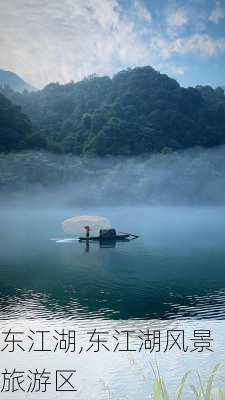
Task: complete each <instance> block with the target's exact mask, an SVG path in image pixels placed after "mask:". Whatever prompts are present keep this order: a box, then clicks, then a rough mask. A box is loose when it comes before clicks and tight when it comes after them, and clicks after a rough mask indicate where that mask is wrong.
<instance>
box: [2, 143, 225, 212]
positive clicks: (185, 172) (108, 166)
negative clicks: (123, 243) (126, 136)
mask: <svg viewBox="0 0 225 400" xmlns="http://www.w3.org/2000/svg"><path fill="white" fill-rule="evenodd" d="M0 191H1V202H2V204H3V205H4V204H7V205H9V204H10V203H11V204H14V203H15V204H16V205H20V206H23V205H24V206H26V205H28V204H29V203H30V204H32V206H33V205H37V206H49V207H52V206H75V205H76V206H83V207H86V206H90V205H94V206H98V205H99V206H102V205H127V204H129V205H138V204H140V205H141V204H146V205H148V204H149V205H210V204H212V205H223V204H224V203H225V147H224V146H221V147H219V148H213V149H208V150H207V149H204V150H203V149H200V148H196V149H190V150H188V151H182V152H176V153H172V154H155V155H152V156H145V157H137V158H121V157H117V158H112V157H108V158H104V159H99V158H87V157H85V158H80V157H76V156H73V155H53V154H50V153H44V152H26V153H18V154H16V153H14V154H10V155H1V157H0Z"/></svg>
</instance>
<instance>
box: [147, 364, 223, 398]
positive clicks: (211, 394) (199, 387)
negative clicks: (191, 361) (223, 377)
mask: <svg viewBox="0 0 225 400" xmlns="http://www.w3.org/2000/svg"><path fill="white" fill-rule="evenodd" d="M152 370H153V374H154V382H153V395H152V400H184V399H185V400H186V399H187V398H188V399H192V400H225V391H224V390H222V389H221V388H220V387H214V386H213V384H214V381H215V377H216V375H217V377H218V370H219V364H217V365H216V366H215V367H214V368H213V370H212V372H211V373H210V375H209V377H208V380H207V382H203V380H202V379H201V377H200V375H199V374H198V373H197V384H196V385H194V384H193V383H189V382H188V377H189V375H190V373H191V371H188V372H186V373H185V374H184V375H183V377H182V379H181V381H180V383H179V385H178V387H177V389H176V391H175V393H174V395H172V396H171V395H170V394H169V393H168V390H167V388H166V384H165V381H164V380H163V378H162V376H161V374H160V372H159V368H158V366H157V367H156V368H154V367H152ZM184 390H185V392H184ZM184 395H185V397H184Z"/></svg>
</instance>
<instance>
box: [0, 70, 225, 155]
mask: <svg viewBox="0 0 225 400" xmlns="http://www.w3.org/2000/svg"><path fill="white" fill-rule="evenodd" d="M2 93H3V95H4V96H6V97H7V98H8V99H9V100H10V101H11V102H12V103H14V104H17V105H18V106H20V107H21V110H22V113H23V114H25V115H27V116H28V118H29V120H30V122H31V124H32V138H31V137H30V136H31V135H28V136H29V143H26V146H27V145H28V144H29V146H31V144H32V146H33V147H34V146H35V147H36V148H41V147H42V148H44V147H45V148H46V149H47V150H50V151H53V152H60V153H73V154H76V155H85V154H89V155H92V156H100V157H101V156H108V155H124V156H134V155H135V156H136V155H140V154H147V153H157V152H161V153H163V154H165V153H168V152H173V151H177V150H182V149H186V148H188V147H196V146H197V147H199V146H200V147H213V146H218V145H221V144H225V94H224V90H223V89H222V88H216V89H213V88H212V87H210V86H209V85H207V86H197V87H196V88H193V87H189V88H183V87H181V86H180V85H179V84H178V82H176V80H174V79H171V78H170V77H168V76H167V75H165V74H161V73H160V72H158V71H156V70H154V69H153V68H152V67H150V66H146V67H136V68H133V69H128V70H124V71H120V72H118V73H117V74H116V75H114V76H113V77H112V78H110V77H107V76H103V77H97V76H92V77H88V78H86V79H83V80H82V81H80V82H76V83H73V82H70V83H68V84H65V85H61V84H59V83H51V84H49V85H47V86H46V87H45V88H44V89H42V90H38V91H35V92H31V93H29V92H27V91H25V92H23V93H18V92H14V91H12V90H11V89H10V90H8V88H7V87H6V88H5V89H3V90H2ZM9 122H10V120H9ZM0 129H1V125H0ZM5 132H6V131H5ZM5 140H7V138H5ZM14 148H15V146H14V145H13V143H12V141H11V142H10V147H9V146H8V149H9V150H10V149H14Z"/></svg>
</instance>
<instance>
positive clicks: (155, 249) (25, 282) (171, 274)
mask: <svg viewBox="0 0 225 400" xmlns="http://www.w3.org/2000/svg"><path fill="white" fill-rule="evenodd" d="M74 214H87V215H99V216H105V217H107V218H109V220H110V221H111V224H112V226H113V227H115V228H116V229H117V230H118V231H120V230H121V231H122V232H131V233H135V234H137V235H139V236H140V237H139V238H138V239H136V240H133V241H131V242H124V243H122V242H117V243H116V245H115V246H114V247H101V246H100V245H99V243H90V247H89V249H88V251H87V248H86V245H85V243H80V242H78V241H77V240H75V238H73V237H71V236H66V235H65V234H64V232H63V230H62V226H61V224H62V221H63V220H64V219H66V218H68V217H70V216H72V215H74ZM224 217H225V209H224V208H197V207H193V208H188V207H187V208H184V207H183V208H173V207H167V208H166V207H164V208H162V207H161V208H157V207H137V208H131V207H121V208H116V207H114V208H95V209H76V208H74V209H72V208H70V209H63V208H61V209H51V208H41V209H37V208H34V209H31V208H26V209H25V208H24V209H22V208H20V209H8V208H4V209H2V210H1V226H0V231H1V244H0V246H1V251H0V268H1V275H0V319H1V326H2V328H4V330H6V328H7V327H8V326H10V324H11V325H12V326H13V327H14V329H16V330H19V331H20V330H22V331H27V330H29V329H31V328H32V329H33V330H35V329H52V330H54V329H56V327H57V329H60V327H61V328H62V327H63V328H65V327H74V326H75V327H76V329H78V330H81V331H83V333H84V330H86V331H87V330H91V329H95V328H96V327H97V329H99V330H103V331H105V330H113V329H118V326H119V327H121V326H122V327H123V328H124V327H127V326H128V327H131V328H132V329H134V328H135V329H144V326H145V324H146V326H149V324H150V325H152V324H153V325H154V323H155V322H154V323H153V320H156V323H159V322H160V321H161V323H162V324H164V325H165V324H167V325H168V326H169V327H171V326H172V327H173V323H175V327H176V328H177V326H178V325H176V324H177V320H178V319H179V320H181V321H180V322H179V323H180V324H181V328H182V329H185V332H186V331H187V332H188V331H190V332H189V338H190V337H191V335H193V331H194V329H196V327H198V329H212V332H213V333H214V334H215V338H214V342H215V352H214V353H210V352H207V351H206V354H203V355H201V354H200V353H197V352H194V353H190V354H187V353H182V354H180V352H179V351H178V352H175V351H174V352H171V353H170V354H167V353H165V354H164V353H162V354H161V353H157V357H156V354H153V353H152V354H151V355H150V354H149V353H147V352H146V353H145V355H143V353H139V352H136V353H128V354H126V355H125V354H122V353H119V352H118V353H113V354H112V353H107V352H104V351H103V352H101V354H100V355H99V356H98V357H97V356H96V354H97V353H92V354H89V353H87V354H86V355H85V356H84V357H83V358H82V357H80V358H79V359H78V358H75V360H76V363H75V367H76V369H77V371H78V378H77V385H78V391H77V392H76V396H75V397H73V398H75V399H81V400H87V399H88V400H92V399H93V400H96V399H98V400H111V399H115V400H125V399H129V400H140V399H141V400H143V399H150V397H149V396H150V391H151V383H152V379H153V374H152V371H151V367H150V362H152V363H153V364H154V363H155V362H157V363H158V364H159V367H160V370H161V371H162V374H163V375H165V377H166V378H167V380H168V381H169V390H170V391H173V390H174V388H175V386H176V385H177V383H178V380H179V379H180V378H181V375H182V373H184V372H186V371H187V369H189V368H197V367H199V366H201V371H200V372H203V374H206V375H207V374H208V373H209V371H210V369H211V368H212V366H214V365H215V364H216V363H217V362H218V361H219V362H221V363H222V364H223V354H224V351H225V348H224V329H225V326H224V325H225V324H224V322H223V319H225V246H224V241H225V218H224ZM218 320H220V322H219V321H218ZM157 321H158V322H157ZM166 321H167V322H166ZM173 321H174V322H173ZM117 324H118V325H117ZM171 324H172V325H171ZM182 324H183V325H182ZM165 326H166V325H165ZM184 327H185V328H184ZM68 329H69V328H68ZM191 330H192V332H191ZM82 340H83V337H82ZM177 350H179V349H177ZM71 354H73V353H71ZM15 356H16V358H13V353H10V354H6V353H4V352H3V353H2V365H4V366H7V367H8V368H11V369H12V368H14V367H15V365H18V368H20V369H21V368H24V369H25V368H27V366H28V365H29V367H30V368H32V366H33V367H35V368H36V367H37V365H40V367H41V366H42V367H43V365H44V366H45V367H47V368H49V369H50V370H52V369H54V368H55V366H57V367H58V368H60V369H61V368H66V367H68V365H70V366H74V358H73V359H72V358H71V355H70V356H68V355H67V356H66V355H65V354H64V355H63V354H56V353H53V354H51V356H49V355H48V357H47V356H46V354H44V355H42V357H41V356H40V357H39V358H38V362H37V357H36V358H35V357H33V358H32V354H31V353H26V354H25V353H23V357H22V359H21V357H20V351H19V349H18V354H17V353H16V354H15ZM209 356H210V358H209ZM46 357H47V358H46ZM166 365H169V366H170V367H169V368H165V366H166ZM2 398H3V399H6V400H7V399H10V400H11V399H14V398H15V399H23V400H24V393H22V394H20V393H19V392H16V396H15V397H13V396H12V394H10V395H9V394H7V393H3V394H2ZM26 398H29V399H32V400H33V397H32V394H30V396H29V394H27V397H26ZM36 398H37V399H38V398H39V397H38V396H37V397H35V399H36ZM40 398H41V399H48V400H49V399H52V400H53V399H54V400H55V399H62V398H63V399H64V398H65V399H71V397H66V393H64V395H63V396H62V394H61V393H57V395H56V393H55V392H51V391H50V392H49V393H48V394H42V396H41V397H40ZM188 398H189V397H187V399H188Z"/></svg>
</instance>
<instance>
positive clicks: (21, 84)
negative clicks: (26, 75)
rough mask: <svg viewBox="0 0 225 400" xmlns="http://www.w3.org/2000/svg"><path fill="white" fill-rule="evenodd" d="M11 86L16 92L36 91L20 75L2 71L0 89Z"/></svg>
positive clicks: (0, 70)
mask: <svg viewBox="0 0 225 400" xmlns="http://www.w3.org/2000/svg"><path fill="white" fill-rule="evenodd" d="M4 86H9V87H10V88H11V89H13V90H14V91H16V92H23V91H24V90H27V91H29V92H30V91H33V90H36V89H35V88H33V87H32V86H31V85H29V84H28V83H27V82H25V81H24V80H23V79H22V78H20V76H19V75H17V74H14V72H10V71H5V70H3V69H0V87H4Z"/></svg>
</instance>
